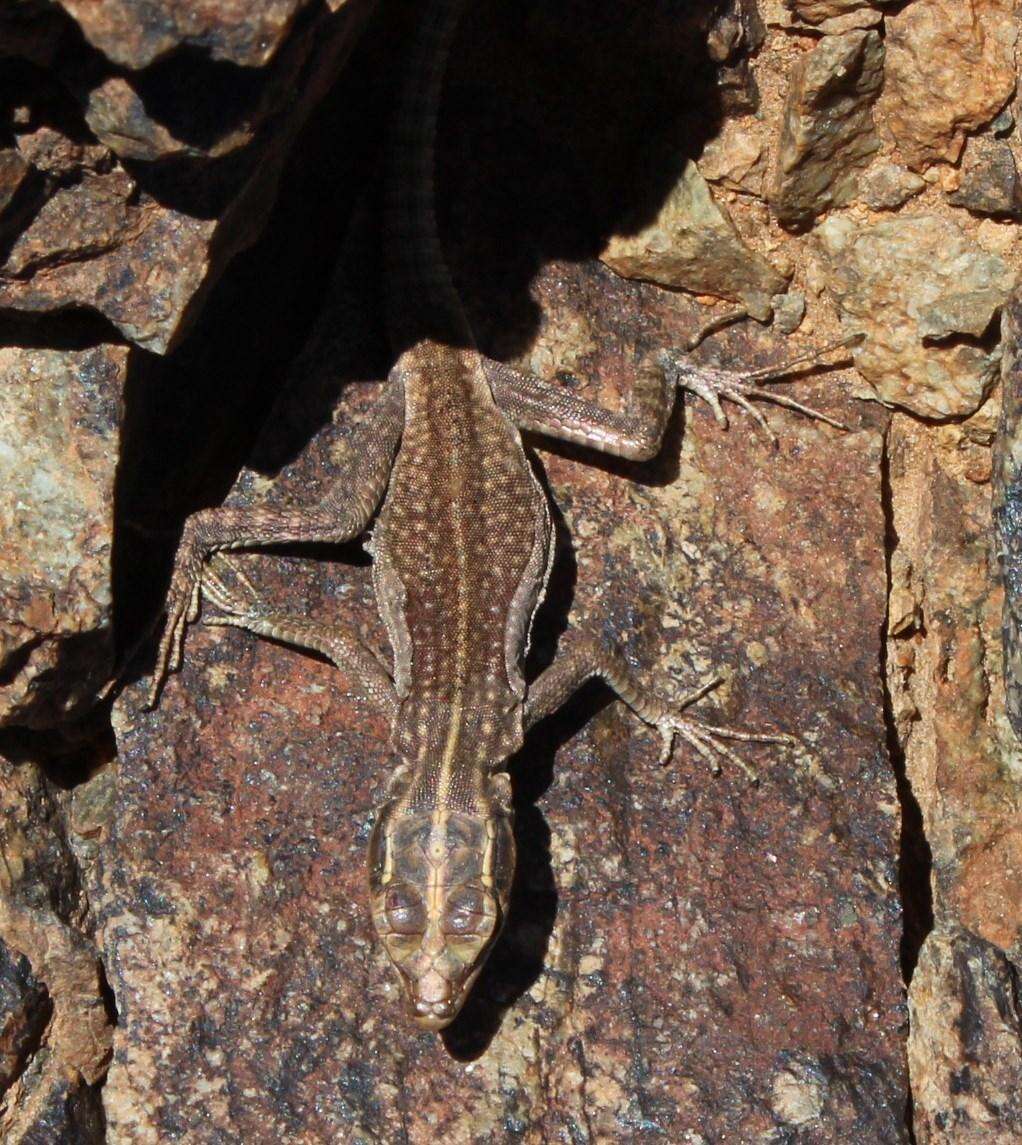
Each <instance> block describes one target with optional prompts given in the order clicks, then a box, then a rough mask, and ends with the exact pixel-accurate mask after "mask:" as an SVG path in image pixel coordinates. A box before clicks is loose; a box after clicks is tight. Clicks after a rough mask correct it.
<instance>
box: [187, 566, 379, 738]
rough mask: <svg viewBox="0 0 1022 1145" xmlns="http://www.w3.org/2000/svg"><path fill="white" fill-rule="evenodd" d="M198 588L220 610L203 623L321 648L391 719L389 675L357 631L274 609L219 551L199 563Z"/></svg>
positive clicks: (359, 692) (315, 649)
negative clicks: (199, 579)
mask: <svg viewBox="0 0 1022 1145" xmlns="http://www.w3.org/2000/svg"><path fill="white" fill-rule="evenodd" d="M202 592H203V594H204V595H205V596H206V597H208V598H209V600H211V601H212V602H213V604H215V605H216V606H217V608H219V609H221V610H222V613H221V614H220V615H217V616H210V617H208V618H206V619H204V623H205V624H213V625H223V626H230V627H233V628H244V629H247V630H248V631H249V632H254V633H256V635H258V636H266V637H269V639H271V640H281V641H283V642H284V643H285V644H293V645H295V646H296V647H297V648H307V649H310V650H311V651H313V652H319V653H321V654H322V655H323V656H326V658H327V659H328V660H330V661H331V662H332V663H333V664H334V665H335V666H336V667H338V668H340V670H341V671H342V672H343V673H344V674H345V675H346V676H347V677H348V678H349V679H350V680H351V682H352V684H353V687H352V688H351V689H350V693H349V694H351V695H353V696H355V697H357V698H358V699H360V700H362V701H363V702H364V703H365V704H367V705H368V706H370V707H373V708H375V709H376V710H377V711H378V712H380V713H382V714H383V715H384V716H386V717H387V720H388V721H389V722H390V723H393V721H394V717H395V716H396V715H397V707H398V699H397V693H396V692H395V691H394V684H393V681H392V680H391V678H390V676H389V675H388V674H387V672H386V671H385V670H384V668H383V667H382V665H381V664H380V662H379V661H378V660H377V659H376V657H375V656H374V655H373V653H372V652H370V650H369V649H368V648H367V647H366V646H365V645H364V644H363V643H362V641H361V640H359V639H358V637H357V636H353V635H350V634H349V633H347V632H345V631H344V630H343V629H342V628H340V627H338V626H336V625H328V624H322V623H319V622H317V621H315V620H309V619H308V618H307V617H304V616H289V615H287V614H286V613H282V612H276V611H275V610H274V609H273V608H271V607H270V606H269V604H267V602H266V601H265V600H264V599H263V597H262V596H260V595H259V592H258V590H257V589H256V587H255V585H253V584H252V582H251V581H250V580H249V579H248V577H247V576H246V575H245V574H244V573H243V572H242V570H241V569H240V568H239V567H238V564H237V562H236V561H233V560H232V559H231V558H230V557H228V556H227V555H226V554H223V553H218V554H216V555H214V556H213V558H212V560H210V561H209V563H208V564H207V565H206V566H205V567H204V568H203V570H202Z"/></svg>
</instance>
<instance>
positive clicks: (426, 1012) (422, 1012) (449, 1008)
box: [412, 1001, 460, 1030]
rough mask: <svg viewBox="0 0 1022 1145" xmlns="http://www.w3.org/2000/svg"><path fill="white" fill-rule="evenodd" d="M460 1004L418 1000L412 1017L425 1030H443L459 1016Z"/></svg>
mask: <svg viewBox="0 0 1022 1145" xmlns="http://www.w3.org/2000/svg"><path fill="white" fill-rule="evenodd" d="M459 1009H460V1006H457V1005H455V1004H454V1003H452V1002H422V1001H419V1002H416V1003H415V1011H414V1013H413V1014H412V1018H413V1019H414V1021H415V1024H416V1025H417V1026H418V1027H419V1028H420V1029H423V1030H442V1029H444V1028H445V1027H447V1026H449V1025H450V1024H451V1022H453V1021H454V1019H455V1018H456V1017H457V1016H458V1010H459Z"/></svg>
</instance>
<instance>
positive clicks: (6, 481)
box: [0, 346, 127, 726]
mask: <svg viewBox="0 0 1022 1145" xmlns="http://www.w3.org/2000/svg"><path fill="white" fill-rule="evenodd" d="M126 367H127V351H126V350H125V348H124V347H123V346H98V347H96V348H94V349H92V350H84V351H79V352H69V351H58V350H30V349H18V348H15V347H9V348H6V349H0V530H2V532H3V536H4V544H3V547H2V549H0V725H3V724H5V723H6V724H29V725H33V726H49V725H52V724H54V723H59V722H60V721H61V720H64V719H67V718H68V716H69V715H70V714H72V713H74V712H75V710H80V709H81V708H82V706H83V705H88V704H91V703H92V702H93V699H94V696H95V693H96V691H97V690H98V688H99V687H100V686H101V685H102V684H103V683H104V682H105V680H106V679H107V678H108V676H109V674H110V670H111V667H112V665H113V646H112V638H111V633H110V608H111V598H110V553H111V546H112V543H113V510H114V506H113V487H114V471H115V468H116V465H117V442H118V418H119V410H120V399H121V390H122V388H123V386H124V380H125V372H126Z"/></svg>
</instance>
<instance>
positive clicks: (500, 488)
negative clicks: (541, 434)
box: [373, 341, 550, 806]
mask: <svg viewBox="0 0 1022 1145" xmlns="http://www.w3.org/2000/svg"><path fill="white" fill-rule="evenodd" d="M397 369H398V370H399V371H400V372H401V374H402V377H403V381H404V385H405V394H406V398H405V401H406V407H405V427H404V432H403V435H402V443H401V450H400V453H399V456H398V459H397V463H396V464H395V467H394V470H393V473H392V475H391V481H390V487H389V489H388V493H387V499H386V502H385V505H384V508H383V511H382V513H381V515H380V520H379V523H378V525H377V528H376V531H375V535H374V540H373V554H374V575H375V578H376V586H377V596H378V599H379V602H380V608H381V612H382V614H383V616H384V620H385V623H386V624H387V627H388V630H389V632H390V636H391V642H392V644H393V647H394V653H395V683H396V686H397V689H398V693H399V695H400V696H401V697H402V703H401V711H400V714H399V716H398V720H397V724H396V726H395V731H394V737H395V744H396V746H397V747H398V749H399V751H400V752H401V754H402V755H404V756H405V758H410V759H413V760H416V761H418V762H420V763H426V762H427V761H429V760H433V761H435V764H436V773H435V776H434V780H432V781H431V780H430V779H429V778H428V777H427V778H426V779H425V780H424V782H423V784H422V785H421V786H422V790H421V791H420V792H419V793H418V795H417V796H416V798H422V799H426V798H435V795H436V791H435V790H431V789H432V788H434V787H435V786H436V785H440V784H442V783H443V782H444V781H443V779H442V776H441V771H442V770H443V769H444V768H445V767H446V771H447V773H448V774H449V775H450V776H451V779H450V791H449V792H448V795H449V797H450V800H451V801H452V805H458V806H460V805H463V804H465V801H468V802H469V803H471V804H473V805H474V802H475V799H474V795H475V789H476V788H477V786H478V783H477V778H478V779H479V780H481V777H482V775H483V774H484V772H485V768H484V767H483V766H481V765H484V764H486V763H490V764H492V763H493V762H494V761H496V760H502V759H504V758H506V757H507V755H509V754H510V753H511V752H513V751H515V750H516V749H517V747H518V746H519V745H520V743H521V738H522V730H521V702H522V697H523V695H524V681H523V679H522V675H521V663H520V661H521V658H522V655H523V652H524V648H525V645H526V642H527V638H528V628H529V624H530V622H531V619H532V613H533V611H534V609H535V605H536V602H537V600H538V598H539V596H540V593H541V591H542V587H543V583H544V578H545V573H546V564H547V550H548V542H549V530H550V523H549V514H548V510H547V507H546V501H545V499H544V497H543V494H542V491H541V490H540V488H539V486H538V484H537V482H536V479H535V476H534V475H533V473H532V470H531V468H530V466H529V463H528V460H527V459H526V457H525V453H524V451H523V449H522V446H521V443H520V440H519V436H518V432H517V430H516V429H515V427H514V426H513V425H511V424H510V423H509V422H508V420H507V418H506V417H505V416H504V414H503V413H502V412H501V410H500V409H499V408H498V407H497V405H496V404H495V402H494V401H493V397H492V395H491V393H490V389H489V384H488V382H487V380H486V377H485V374H484V372H483V368H482V365H481V363H480V360H479V356H478V354H477V353H476V352H475V351H474V350H465V349H455V348H453V347H450V346H445V345H443V344H441V343H436V342H432V341H427V342H423V343H420V344H419V345H417V346H415V347H414V348H413V349H412V350H410V351H408V352H407V353H406V354H405V355H404V356H403V358H402V360H401V361H400V362H399V364H398V367H397ZM445 761H446V763H445ZM427 770H428V769H427ZM455 773H457V774H455Z"/></svg>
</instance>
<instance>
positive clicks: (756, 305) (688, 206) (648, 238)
mask: <svg viewBox="0 0 1022 1145" xmlns="http://www.w3.org/2000/svg"><path fill="white" fill-rule="evenodd" d="M600 258H601V259H602V260H603V262H605V263H606V264H607V266H609V267H610V268H611V270H613V271H615V272H616V273H617V274H620V275H623V276H624V277H625V278H637V279H642V280H643V281H646V282H655V283H658V284H659V285H660V286H670V287H676V288H678V289H681V290H688V291H691V292H692V293H694V294H712V295H714V296H715V297H717V298H726V299H730V300H731V301H734V302H738V301H740V302H742V303H743V304H744V305H745V307H746V308H747V310H748V312H749V313H750V314H752V315H754V316H756V317H758V318H761V319H766V318H768V317H769V315H770V304H769V299H770V297H771V296H772V295H774V294H778V293H780V292H781V291H783V290H784V288H785V279H784V277H783V275H782V274H781V273H780V272H779V271H778V270H777V269H776V268H774V267H773V266H771V265H770V263H769V262H768V261H767V260H766V259H765V258H763V257H762V256H761V255H759V254H757V253H756V252H755V251H754V250H752V249H751V248H750V247H749V246H748V245H747V244H746V243H745V242H744V240H743V239H742V237H741V235H739V233H738V231H737V229H736V228H735V225H734V223H733V222H732V221H731V219H730V218H729V217H728V215H727V213H726V212H725V211H724V210H723V209H722V208H721V207H720V205H719V204H718V203H716V202H715V201H714V199H713V196H712V194H711V192H710V189H709V187H708V186H707V185H706V180H705V179H704V178H703V177H702V175H701V174H700V173H699V170H698V168H697V167H696V165H695V164H694V163H688V164H687V165H686V166H685V169H684V171H683V172H682V175H681V177H680V178H679V179H678V181H677V183H676V184H675V186H674V189H673V191H672V192H671V194H670V196H669V197H668V199H667V201H666V202H665V203H664V205H663V207H662V208H661V209H660V211H659V213H658V214H657V217H656V218H655V219H654V220H653V221H652V222H651V223H649V224H648V225H646V226H644V227H642V228H641V229H640V230H639V231H638V232H637V233H635V234H620V235H615V236H614V237H613V238H612V239H611V240H610V242H609V243H608V244H607V246H606V248H605V249H604V250H603V252H602V254H601V255H600Z"/></svg>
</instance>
